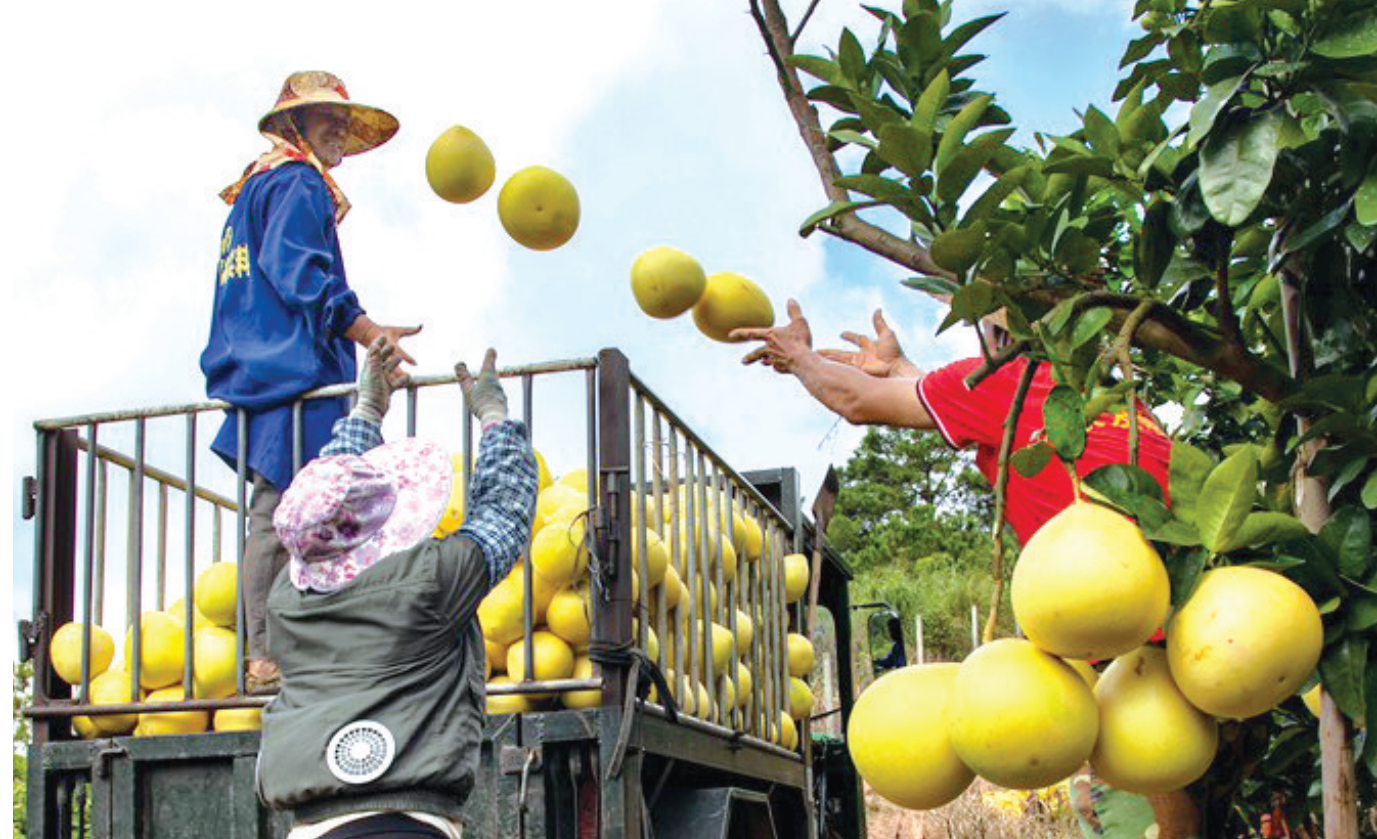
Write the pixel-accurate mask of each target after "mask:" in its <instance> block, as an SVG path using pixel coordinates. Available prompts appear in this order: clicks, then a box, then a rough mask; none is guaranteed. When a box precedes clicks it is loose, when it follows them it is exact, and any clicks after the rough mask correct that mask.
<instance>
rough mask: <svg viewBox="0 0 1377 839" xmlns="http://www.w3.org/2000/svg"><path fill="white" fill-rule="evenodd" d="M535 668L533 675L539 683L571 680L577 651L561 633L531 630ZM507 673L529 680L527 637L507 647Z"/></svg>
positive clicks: (517, 678) (516, 677)
mask: <svg viewBox="0 0 1377 839" xmlns="http://www.w3.org/2000/svg"><path fill="white" fill-rule="evenodd" d="M531 648H532V650H533V651H534V653H535V655H534V664H535V669H534V671H533V675H532V676H531V678H532V679H533V680H535V681H538V682H546V681H550V680H551V679H567V678H569V675H570V674H571V673H573V672H574V651H573V649H572V648H571V647H570V646H569V645H568V644H567V643H566V642H565V641H564V639H562V638H560V637H559V636H558V635H556V634H554V633H553V632H550V631H548V630H544V629H541V630H537V631H535V632H533V633H531ZM507 675H509V676H511V677H512V678H513V679H514V680H516V681H518V682H521V681H525V680H526V639H524V638H521V639H518V640H517V641H516V643H514V644H512V645H511V646H510V647H509V648H508V649H507Z"/></svg>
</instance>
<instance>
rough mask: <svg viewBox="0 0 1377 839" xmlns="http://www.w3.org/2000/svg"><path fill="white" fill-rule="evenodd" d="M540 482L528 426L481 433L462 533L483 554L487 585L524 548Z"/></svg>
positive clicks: (503, 425)
mask: <svg viewBox="0 0 1377 839" xmlns="http://www.w3.org/2000/svg"><path fill="white" fill-rule="evenodd" d="M539 483H540V475H539V473H538V472H537V468H536V460H535V454H534V453H533V452H532V451H531V444H530V442H529V441H528V440H527V439H526V426H525V424H524V423H522V422H520V421H519V420H504V421H502V422H499V423H497V424H495V425H493V426H491V427H490V428H488V429H487V430H486V431H484V432H483V437H482V439H481V440H479V442H478V464H477V465H476V466H475V467H474V470H473V484H472V486H471V487H470V489H469V509H468V511H467V514H466V515H465V516H464V524H463V526H462V527H460V528H459V532H460V533H463V534H466V535H467V536H468V537H469V538H471V539H473V541H475V542H477V543H478V545H479V546H480V547H481V548H482V549H483V557H484V558H485V559H486V560H487V563H488V580H489V585H495V584H496V583H497V581H498V580H501V579H502V578H503V577H505V576H507V572H509V571H510V570H511V569H512V565H514V564H515V563H516V560H517V557H518V556H520V555H521V552H522V551H523V550H524V549H525V548H526V541H527V539H528V538H529V537H530V534H531V520H532V518H533V517H534V516H535V500H536V490H537V489H538V488H539Z"/></svg>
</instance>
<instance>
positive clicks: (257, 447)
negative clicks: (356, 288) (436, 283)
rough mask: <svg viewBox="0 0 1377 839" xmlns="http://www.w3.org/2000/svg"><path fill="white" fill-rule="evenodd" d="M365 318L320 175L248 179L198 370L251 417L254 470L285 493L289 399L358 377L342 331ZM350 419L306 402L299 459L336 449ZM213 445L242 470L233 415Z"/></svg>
mask: <svg viewBox="0 0 1377 839" xmlns="http://www.w3.org/2000/svg"><path fill="white" fill-rule="evenodd" d="M362 313H363V309H362V308H361V307H360V306H359V301H358V297H357V296H356V295H355V294H354V292H353V290H352V289H350V288H349V283H348V281H347V280H346V279H345V275H344V261H343V258H342V256H341V254H340V249H339V238H338V235H337V231H336V229H335V219H334V204H333V202H332V200H331V198H330V193H329V191H328V189H327V188H326V186H325V181H324V179H323V178H321V176H320V173H318V172H317V171H316V170H315V169H313V168H311V167H310V166H308V165H307V164H304V163H288V164H285V165H283V166H279V167H278V168H276V169H273V170H271V171H268V172H264V173H262V174H259V175H255V176H254V177H252V178H250V179H249V180H248V182H247V183H245V184H244V189H243V192H241V193H240V195H239V198H238V200H237V201H235V203H234V207H233V209H232V210H231V211H230V215H229V219H228V220H227V221H226V222H225V229H224V233H223V235H222V236H221V239H220V259H219V262H218V264H217V266H216V276H215V306H214V310H213V311H212V314H211V322H210V339H209V341H208V342H207V344H206V348H205V351H204V352H203V353H201V370H202V372H204V373H205V376H206V392H207V394H208V395H209V396H210V397H211V398H212V399H223V400H225V401H226V402H229V403H231V404H233V405H236V406H239V407H242V408H244V409H246V410H247V411H248V412H249V453H248V465H249V468H250V469H251V470H253V471H254V472H257V473H258V474H260V475H262V476H263V477H265V478H267V479H268V480H269V481H271V482H272V483H273V484H274V485H276V486H277V487H278V488H279V489H285V488H286V487H287V485H288V484H289V483H290V482H291V476H292V472H293V469H292V465H293V464H292V415H291V402H292V400H294V399H295V398H296V397H298V396H300V395H301V394H302V393H305V392H306V391H308V390H312V389H314V388H318V387H323V386H325V385H332V384H343V383H347V382H352V381H354V378H355V376H356V374H357V371H358V368H357V365H356V361H355V357H354V344H353V342H352V341H350V340H349V339H348V338H345V337H344V331H345V330H346V329H348V328H349V325H350V324H352V323H353V322H354V319H355V318H356V317H358V316H359V315H360V314H362ZM347 411H348V403H347V400H344V399H329V400H312V401H311V402H310V403H308V404H307V405H306V410H305V411H304V412H303V428H302V431H303V448H302V451H301V462H302V463H305V462H306V461H308V460H310V459H311V458H312V457H314V456H315V455H316V453H317V452H318V451H319V450H320V448H321V447H322V446H324V445H325V444H326V443H327V442H329V440H330V428H331V426H332V425H333V424H334V422H335V420H337V419H339V418H340V417H341V416H344V415H345V414H346V413H347ZM211 448H212V450H214V451H215V452H216V453H217V454H219V455H220V456H221V457H222V458H224V459H225V461H226V462H227V463H229V464H230V466H231V467H233V466H234V465H235V461H236V458H237V457H238V452H239V444H238V430H237V423H236V420H235V415H234V413H233V412H231V413H230V415H229V416H228V417H227V418H226V420H225V424H224V425H223V426H221V428H220V433H219V434H218V435H217V436H216V438H215V441H214V442H213V443H212V444H211Z"/></svg>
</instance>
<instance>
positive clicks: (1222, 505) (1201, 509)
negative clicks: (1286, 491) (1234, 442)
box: [1173, 446, 1258, 553]
mask: <svg viewBox="0 0 1377 839" xmlns="http://www.w3.org/2000/svg"><path fill="white" fill-rule="evenodd" d="M1257 468H1258V467H1257V450H1256V449H1254V448H1253V447H1252V446H1242V447H1240V448H1239V450H1238V451H1236V452H1234V454H1232V455H1230V456H1229V457H1227V458H1225V460H1224V462H1223V463H1221V464H1219V465H1218V466H1216V467H1215V468H1214V469H1213V470H1212V471H1211V472H1210V474H1209V477H1207V478H1205V483H1204V485H1203V486H1201V488H1200V497H1199V499H1198V500H1197V502H1196V508H1197V509H1196V515H1195V526H1196V529H1197V530H1199V531H1200V539H1201V544H1203V545H1204V546H1205V547H1207V548H1209V549H1210V550H1211V551H1213V552H1214V553H1219V552H1221V551H1223V550H1224V549H1225V548H1226V547H1228V545H1229V543H1230V542H1231V541H1232V539H1233V537H1234V533H1235V532H1236V531H1237V530H1238V528H1239V527H1240V526H1241V525H1242V524H1243V520H1244V519H1246V518H1247V517H1248V512H1249V511H1250V510H1251V509H1252V508H1253V502H1254V501H1255V500H1256V499H1257ZM1173 500H1174V501H1175V503H1176V504H1177V505H1178V506H1179V504H1180V501H1179V500H1175V499H1173Z"/></svg>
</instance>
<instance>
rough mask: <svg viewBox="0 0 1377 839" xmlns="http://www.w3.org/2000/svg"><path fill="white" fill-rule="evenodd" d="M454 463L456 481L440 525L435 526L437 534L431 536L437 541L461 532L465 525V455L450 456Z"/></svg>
mask: <svg viewBox="0 0 1377 839" xmlns="http://www.w3.org/2000/svg"><path fill="white" fill-rule="evenodd" d="M450 459H451V460H452V461H453V462H454V479H453V480H451V481H450V485H449V500H448V501H446V502H445V512H444V514H442V515H441V516H440V523H439V524H437V525H435V532H434V533H432V534H431V535H432V536H434V537H435V538H436V539H443V538H445V537H446V536H448V535H450V534H451V533H454V532H456V531H458V530H459V528H460V526H461V525H463V523H464V455H463V454H461V453H457V452H456V453H455V454H453V455H450Z"/></svg>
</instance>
